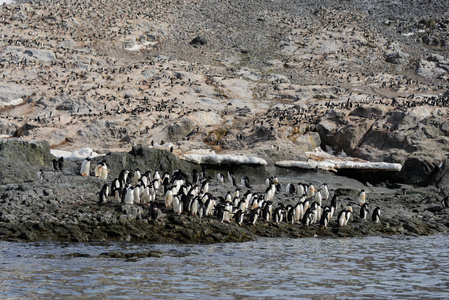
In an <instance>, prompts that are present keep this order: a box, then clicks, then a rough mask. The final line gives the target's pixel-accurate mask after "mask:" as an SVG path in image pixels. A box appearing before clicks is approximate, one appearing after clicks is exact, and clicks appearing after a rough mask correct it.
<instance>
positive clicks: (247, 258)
mask: <svg viewBox="0 0 449 300" xmlns="http://www.w3.org/2000/svg"><path fill="white" fill-rule="evenodd" d="M448 246H449V237H447V236H431V237H414V238H403V237H393V238H381V237H369V238H350V239H313V238H312V239H260V240H257V241H255V242H249V243H242V244H216V245H166V244H159V245H158V244H156V245H154V244H140V243H139V244H138V243H110V244H62V243H28V244H19V243H10V242H0V298H3V299H4V298H25V297H29V298H40V299H42V298H52V299H53V298H64V299H68V298H89V297H92V298H93V297H100V298H151V299H155V298H159V299H160V298H171V299H174V298H183V299H186V298H195V299H197V298H202V299H209V298H211V297H214V298H222V299H234V298H246V297H257V298H264V297H265V298H293V297H294V298H311V297H314V298H315V297H316V298H323V297H326V298H334V297H336V298H344V299H351V298H353V299H362V298H370V299H371V298H390V299H398V298H401V299H404V298H409V299H418V298H420V299H423V298H436V299H449V251H448ZM144 251H160V252H161V253H160V255H158V257H146V258H139V259H122V258H120V259H119V258H110V257H104V256H100V254H101V253H105V252H107V253H111V252H124V253H142V252H144ZM75 253H76V254H78V257H72V256H73V255H74V254H75Z"/></svg>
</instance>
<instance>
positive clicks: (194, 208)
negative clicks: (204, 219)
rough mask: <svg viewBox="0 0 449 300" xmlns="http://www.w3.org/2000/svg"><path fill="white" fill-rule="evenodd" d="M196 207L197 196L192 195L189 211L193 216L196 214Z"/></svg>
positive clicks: (197, 205)
mask: <svg viewBox="0 0 449 300" xmlns="http://www.w3.org/2000/svg"><path fill="white" fill-rule="evenodd" d="M198 208H199V202H198V196H196V197H193V199H192V202H191V203H190V208H189V211H190V213H191V214H192V215H193V216H196V215H198Z"/></svg>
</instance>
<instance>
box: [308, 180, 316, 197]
mask: <svg viewBox="0 0 449 300" xmlns="http://www.w3.org/2000/svg"><path fill="white" fill-rule="evenodd" d="M313 196H315V187H314V186H313V184H312V183H309V187H308V188H307V198H312V197H313Z"/></svg>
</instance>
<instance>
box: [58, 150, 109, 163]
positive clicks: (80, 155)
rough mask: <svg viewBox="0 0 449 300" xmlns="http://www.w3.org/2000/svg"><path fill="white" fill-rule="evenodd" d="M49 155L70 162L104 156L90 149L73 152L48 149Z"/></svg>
mask: <svg viewBox="0 0 449 300" xmlns="http://www.w3.org/2000/svg"><path fill="white" fill-rule="evenodd" d="M50 153H51V154H53V155H54V156H56V157H64V159H67V160H72V161H75V160H80V159H85V158H86V157H92V158H93V157H98V156H104V155H105V154H99V153H97V152H95V151H94V150H93V149H91V148H82V149H80V150H77V151H74V152H71V151H64V150H55V149H50Z"/></svg>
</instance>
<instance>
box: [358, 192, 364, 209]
mask: <svg viewBox="0 0 449 300" xmlns="http://www.w3.org/2000/svg"><path fill="white" fill-rule="evenodd" d="M365 201H366V194H365V190H361V191H360V193H359V198H358V202H359V204H360V206H362V205H363V204H365Z"/></svg>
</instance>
